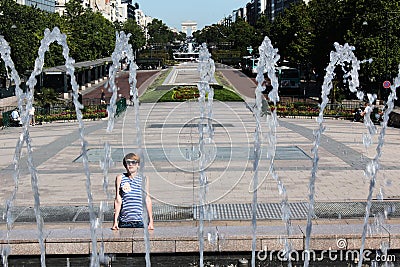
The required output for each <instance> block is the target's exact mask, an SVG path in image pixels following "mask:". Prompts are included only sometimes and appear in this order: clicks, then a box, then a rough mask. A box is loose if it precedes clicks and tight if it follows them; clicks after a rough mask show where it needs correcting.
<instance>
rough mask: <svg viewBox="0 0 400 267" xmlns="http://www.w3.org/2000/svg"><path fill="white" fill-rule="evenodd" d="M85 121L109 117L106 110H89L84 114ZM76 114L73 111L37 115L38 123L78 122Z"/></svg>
mask: <svg viewBox="0 0 400 267" xmlns="http://www.w3.org/2000/svg"><path fill="white" fill-rule="evenodd" d="M82 115H83V119H92V120H96V119H101V118H105V117H107V110H105V109H88V110H84V111H83V112H82ZM76 119H77V118H76V113H75V111H72V110H66V111H63V112H61V113H56V114H44V115H36V121H37V122H52V121H70V120H76Z"/></svg>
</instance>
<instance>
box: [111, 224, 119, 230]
mask: <svg viewBox="0 0 400 267" xmlns="http://www.w3.org/2000/svg"><path fill="white" fill-rule="evenodd" d="M111 230H119V227H118V223H114V224H113V226H112V227H111Z"/></svg>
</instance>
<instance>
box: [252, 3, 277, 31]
mask: <svg viewBox="0 0 400 267" xmlns="http://www.w3.org/2000/svg"><path fill="white" fill-rule="evenodd" d="M267 1H268V0H252V1H251V2H249V3H247V5H246V21H247V22H248V23H249V24H250V25H252V26H254V25H256V23H257V20H258V18H259V17H260V16H261V15H263V14H264V13H265V10H266V9H267ZM270 1H271V0H270ZM275 1H282V0H275Z"/></svg>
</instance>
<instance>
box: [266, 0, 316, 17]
mask: <svg viewBox="0 0 400 267" xmlns="http://www.w3.org/2000/svg"><path fill="white" fill-rule="evenodd" d="M309 1H310V0H267V2H268V3H267V6H266V9H267V10H266V11H265V14H266V15H267V17H268V18H269V20H270V21H273V20H274V19H275V18H276V17H277V16H278V15H279V14H281V13H283V12H284V11H285V9H287V8H289V7H290V5H291V4H297V3H301V2H304V3H306V4H308V2H309Z"/></svg>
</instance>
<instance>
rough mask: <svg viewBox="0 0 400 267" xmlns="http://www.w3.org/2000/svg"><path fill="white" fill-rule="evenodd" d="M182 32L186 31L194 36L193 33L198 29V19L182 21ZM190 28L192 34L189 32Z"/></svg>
mask: <svg viewBox="0 0 400 267" xmlns="http://www.w3.org/2000/svg"><path fill="white" fill-rule="evenodd" d="M181 26H182V32H184V33H186V36H192V33H193V32H195V31H197V22H196V21H184V22H182V23H181ZM188 29H190V34H188Z"/></svg>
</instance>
